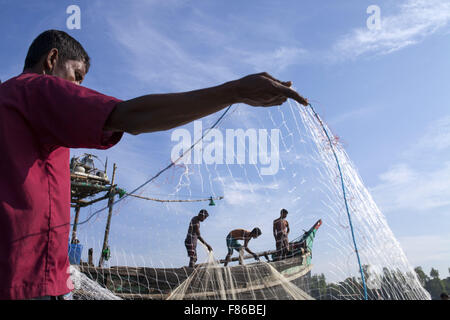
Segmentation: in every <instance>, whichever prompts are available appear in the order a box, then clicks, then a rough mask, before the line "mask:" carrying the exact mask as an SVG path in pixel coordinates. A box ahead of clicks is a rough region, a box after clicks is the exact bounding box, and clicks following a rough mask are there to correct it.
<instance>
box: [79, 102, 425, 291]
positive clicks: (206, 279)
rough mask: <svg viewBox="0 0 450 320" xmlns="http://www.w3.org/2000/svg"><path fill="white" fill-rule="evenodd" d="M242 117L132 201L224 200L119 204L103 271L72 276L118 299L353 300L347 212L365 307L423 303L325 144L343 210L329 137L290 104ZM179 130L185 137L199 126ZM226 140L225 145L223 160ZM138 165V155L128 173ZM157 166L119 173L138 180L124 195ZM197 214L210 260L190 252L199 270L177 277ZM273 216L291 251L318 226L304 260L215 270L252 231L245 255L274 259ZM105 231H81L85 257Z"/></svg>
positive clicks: (240, 110)
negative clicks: (239, 237)
mask: <svg viewBox="0 0 450 320" xmlns="http://www.w3.org/2000/svg"><path fill="white" fill-rule="evenodd" d="M250 109H251V108H248V107H240V106H234V107H233V109H232V110H231V111H230V112H229V113H228V114H227V116H226V117H223V119H221V122H220V123H219V125H218V126H217V127H215V128H214V129H212V130H210V131H209V132H208V134H207V135H205V136H204V138H203V139H202V141H201V143H199V144H197V145H196V147H195V148H192V150H190V151H189V152H186V153H185V154H183V156H182V159H181V160H180V161H178V162H177V163H176V166H172V167H171V168H170V169H169V170H167V171H165V172H164V173H162V174H160V176H159V177H158V178H157V179H155V180H154V181H152V182H151V183H148V184H144V186H143V187H142V188H140V189H139V190H136V191H135V192H133V193H135V194H137V195H139V196H141V197H143V198H158V197H159V198H162V199H173V200H177V199H178V200H180V199H184V200H195V199H202V198H208V197H214V198H218V197H221V196H223V197H224V198H223V200H220V201H217V202H216V206H214V207H207V205H208V203H207V202H206V203H203V204H202V203H198V202H194V201H192V202H176V201H172V202H153V201H145V200H143V199H139V198H136V197H128V198H126V199H124V201H121V202H120V203H119V204H118V205H117V206H115V209H114V213H113V217H112V224H111V232H110V234H109V246H110V250H111V259H109V260H108V261H106V262H105V263H104V264H103V265H102V266H101V267H98V266H95V265H94V266H93V265H86V264H84V265H83V264H82V265H80V266H79V269H80V272H81V273H82V274H83V275H86V276H87V277H88V278H89V279H92V280H94V281H95V282H96V283H99V284H100V285H101V286H102V287H103V288H107V289H108V290H110V292H111V293H112V294H113V295H114V296H116V297H120V298H124V299H363V298H364V290H363V282H362V279H361V273H360V271H361V270H360V267H359V265H358V263H357V259H356V253H355V247H354V243H353V239H352V235H351V229H350V225H349V220H348V217H347V212H346V204H347V206H348V211H349V213H350V215H351V218H352V222H353V230H354V236H355V240H356V242H357V244H358V252H359V256H360V260H361V264H362V268H361V269H362V271H363V272H364V278H365V282H366V285H367V295H368V298H369V299H429V298H430V297H429V295H428V293H427V292H426V291H425V290H424V289H423V288H422V286H421V285H420V283H419V281H418V279H417V277H416V274H415V272H414V270H413V269H412V267H411V266H410V264H409V263H408V261H407V259H406V256H405V254H404V253H403V250H402V249H401V247H400V245H399V243H398V241H397V240H396V239H395V236H394V235H393V233H392V231H391V230H390V228H389V226H388V225H387V222H386V219H385V217H384V216H383V214H382V213H381V212H380V210H379V209H378V207H377V205H376V204H375V202H374V200H373V198H372V196H371V195H370V193H369V192H368V190H367V188H366V187H365V186H364V184H363V182H362V179H361V177H360V176H359V175H358V173H357V170H356V168H355V166H354V165H353V163H352V162H351V160H350V159H349V157H348V155H347V154H346V152H345V150H344V149H343V147H342V145H341V143H340V142H339V141H338V139H335V138H334V137H331V140H332V146H333V149H334V151H335V153H336V157H337V158H338V159H339V163H340V168H341V171H342V177H343V184H344V186H345V190H346V192H347V201H346V203H345V202H344V199H343V195H342V186H341V180H340V174H339V171H338V167H337V165H336V159H335V157H334V155H333V153H332V150H331V147H330V144H329V141H328V139H327V137H326V136H325V134H324V128H325V130H326V131H327V132H331V131H330V130H329V128H328V127H327V126H326V124H325V123H324V122H322V123H321V122H319V121H318V120H317V118H316V117H315V116H314V113H313V111H312V110H311V109H310V108H307V107H303V106H300V105H298V104H296V103H291V101H289V102H288V103H286V104H284V105H283V106H282V107H277V108H258V109H256V110H255V109H251V110H250ZM203 121H204V123H203V122H202V125H203V127H204V128H211V125H212V124H214V123H215V122H216V120H215V119H214V117H208V118H207V119H206V120H203ZM208 123H209V125H208ZM185 128H186V129H185V130H188V131H189V132H190V133H192V131H194V135H195V131H196V129H198V126H197V127H195V125H194V130H192V124H191V125H188V126H186V127H185ZM248 129H254V130H253V131H252V130H250V131H248ZM239 130H242V131H239ZM228 133H230V135H228ZM237 133H238V134H237ZM242 133H244V134H243V135H242ZM166 134H167V135H170V133H166ZM233 134H234V139H233V142H234V145H233V147H232V148H231V147H230V148H227V146H230V145H231V140H232V139H230V140H228V139H227V138H228V137H229V136H233ZM239 134H241V138H239ZM198 136H199V137H201V134H199V135H198ZM242 136H243V137H244V138H242ZM166 138H167V139H170V138H169V137H166ZM162 139H164V137H163V138H162ZM194 141H196V139H193V140H191V143H189V145H188V147H189V146H190V145H192V142H194ZM252 141H253V142H255V141H256V145H257V148H256V149H255V148H254V146H255V143H252ZM173 146H174V143H173V142H172V144H170V143H168V147H167V150H162V151H161V153H162V154H164V155H167V154H170V153H171V147H173ZM218 146H222V147H223V148H222V149H221V148H220V147H218ZM187 149H188V148H186V150H187ZM230 150H232V151H233V152H231V151H230ZM276 151H278V157H275V156H274V155H275V154H276V153H277V152H276ZM205 155H208V156H205ZM243 155H244V156H243ZM139 157H140V155H139V154H136V161H138V160H139ZM211 159H214V161H211ZM145 160H146V159H145ZM159 161H160V162H159V164H155V163H154V162H152V163H150V164H147V163H146V162H145V161H142V162H141V164H142V166H140V167H139V168H137V169H136V168H131V169H129V171H128V173H130V176H131V173H133V172H136V171H137V172H138V173H140V174H135V176H137V178H136V179H134V180H131V179H129V181H126V183H129V184H128V185H126V183H125V182H124V184H125V188H126V189H128V190H134V189H135V186H136V185H141V184H142V182H143V181H148V179H147V180H145V179H142V180H143V181H141V180H140V179H141V178H142V177H141V175H142V172H155V171H157V170H155V166H156V167H163V166H164V163H167V156H165V158H164V157H163V158H161V159H159ZM119 165H120V164H119ZM132 170H134V171H132ZM123 171H127V169H123ZM119 172H120V171H119ZM126 173H127V172H124V174H126ZM125 180H126V179H125ZM118 181H119V184H120V181H121V180H120V175H119V176H118ZM205 208H207V210H208V212H209V217H208V218H207V219H206V220H205V221H203V222H202V223H201V224H200V229H201V235H202V237H203V238H204V239H205V240H206V241H207V242H208V244H210V245H211V247H212V248H213V251H212V253H208V251H207V250H203V249H202V247H203V246H202V245H201V244H200V243H199V245H198V247H197V254H198V257H197V263H198V264H200V265H199V266H197V267H196V268H195V269H193V268H189V267H187V264H188V262H189V257H188V256H187V253H186V248H185V246H184V240H185V237H186V231H187V228H188V225H189V222H190V220H191V218H192V217H193V216H195V215H197V213H198V212H199V210H200V209H205ZM281 208H286V209H287V210H288V211H289V214H288V216H287V218H286V219H287V220H288V221H289V227H290V233H289V240H290V242H291V243H292V242H293V241H294V240H295V239H296V238H301V237H302V235H303V234H304V232H305V231H306V230H308V229H309V228H310V227H311V226H312V225H314V223H315V222H316V221H317V220H318V219H321V220H322V221H323V225H322V227H321V228H320V230H318V231H317V234H316V236H315V240H314V245H313V246H312V244H311V246H312V247H311V248H310V249H311V250H310V251H309V252H306V253H307V255H303V256H302V255H298V256H294V257H291V258H290V259H283V260H280V261H273V260H274V256H273V255H269V256H268V259H266V260H268V261H260V262H254V261H253V260H245V264H244V266H240V265H237V264H236V262H231V263H230V264H229V265H228V267H223V264H222V263H220V262H219V261H218V260H221V259H224V257H225V256H226V254H227V246H226V241H225V238H226V236H227V234H228V232H230V231H231V230H233V229H237V228H243V229H246V230H252V229H253V228H254V227H259V228H260V229H261V230H262V235H261V236H260V237H258V238H256V239H252V240H251V241H250V242H249V247H250V248H251V249H252V251H253V252H264V251H270V250H275V240H274V237H273V235H272V228H273V220H275V219H276V218H278V217H279V215H280V209H281ZM91 210H93V211H94V212H95V210H96V209H95V208H94V209H91ZM90 214H92V211H91V212H86V215H87V216H89V215H90ZM105 220H106V213H105V212H101V213H100V214H98V215H96V216H95V218H93V219H91V220H90V221H89V222H88V223H86V224H84V225H81V226H80V227H79V231H78V235H79V240H80V242H81V243H82V244H83V245H84V247H85V248H93V250H94V252H100V251H101V248H102V242H101V238H102V228H103V227H104V222H105ZM82 260H83V261H86V260H87V259H86V257H85V256H84V257H83V259H82ZM261 260H263V259H262V257H261ZM75 293H78V294H79V295H78V296H79V297H80V298H84V296H83V294H84V293H83V289H82V288H75Z"/></svg>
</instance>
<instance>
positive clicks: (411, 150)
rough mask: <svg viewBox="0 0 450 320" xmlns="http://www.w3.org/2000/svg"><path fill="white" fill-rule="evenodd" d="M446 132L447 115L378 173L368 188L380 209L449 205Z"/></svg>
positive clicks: (448, 126)
mask: <svg viewBox="0 0 450 320" xmlns="http://www.w3.org/2000/svg"><path fill="white" fill-rule="evenodd" d="M449 132H450V117H444V118H441V119H438V120H436V121H435V122H433V123H432V124H431V125H430V126H429V128H428V130H426V132H425V133H424V134H423V136H422V137H421V138H419V139H418V140H417V142H415V143H413V144H412V145H411V146H409V147H408V148H407V150H405V151H404V152H403V155H402V159H403V160H402V162H399V163H397V164H395V165H393V166H392V167H391V168H390V169H389V170H388V171H386V172H384V173H382V174H380V175H379V178H380V183H379V184H378V185H377V186H375V187H374V188H371V191H372V193H373V195H374V197H375V199H376V200H377V203H378V204H379V205H380V206H381V208H382V209H383V211H385V212H393V211H401V210H408V211H411V210H413V211H416V210H419V211H426V210H431V209H436V208H442V207H446V206H450V185H449V183H448V181H450V162H449V161H445V160H447V159H448V156H449V154H450V135H449ZM443 159H444V161H443Z"/></svg>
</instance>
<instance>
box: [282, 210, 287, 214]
mask: <svg viewBox="0 0 450 320" xmlns="http://www.w3.org/2000/svg"><path fill="white" fill-rule="evenodd" d="M280 214H288V211H287V210H286V209H281V211H280Z"/></svg>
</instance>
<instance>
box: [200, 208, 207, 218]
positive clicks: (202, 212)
mask: <svg viewBox="0 0 450 320" xmlns="http://www.w3.org/2000/svg"><path fill="white" fill-rule="evenodd" d="M198 215H199V216H205V217H207V216H209V213H208V211H206V210H205V209H202V210H200V212H199V213H198Z"/></svg>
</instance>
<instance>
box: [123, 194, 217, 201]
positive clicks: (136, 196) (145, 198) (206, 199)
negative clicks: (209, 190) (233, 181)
mask: <svg viewBox="0 0 450 320" xmlns="http://www.w3.org/2000/svg"><path fill="white" fill-rule="evenodd" d="M126 194H127V195H129V196H131V197H135V198H139V199H144V200H150V201H156V202H203V201H211V200H222V199H223V197H222V196H220V197H210V198H205V199H186V200H183V199H172V200H166V199H157V198H148V197H143V196H139V195H137V194H130V193H126Z"/></svg>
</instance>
